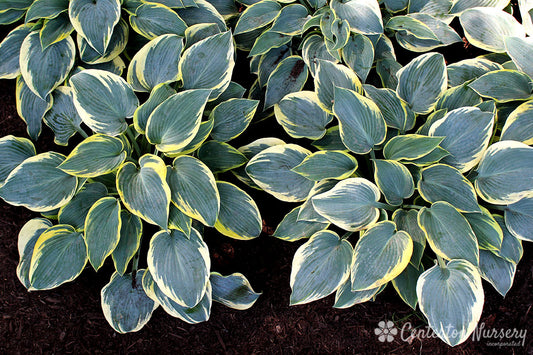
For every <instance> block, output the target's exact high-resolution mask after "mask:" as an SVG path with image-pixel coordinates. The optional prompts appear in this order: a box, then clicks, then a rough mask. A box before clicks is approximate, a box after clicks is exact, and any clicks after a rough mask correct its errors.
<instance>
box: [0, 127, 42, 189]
mask: <svg viewBox="0 0 533 355" xmlns="http://www.w3.org/2000/svg"><path fill="white" fill-rule="evenodd" d="M35 154H37V153H36V151H35V147H34V146H33V143H32V142H31V141H30V140H29V139H27V138H19V137H15V136H12V135H9V136H5V137H2V138H0V186H1V185H2V184H3V183H4V181H5V180H6V178H7V177H8V176H9V173H11V171H13V170H14V169H15V168H16V167H17V166H19V165H20V163H22V162H23V161H24V160H26V159H28V158H30V157H32V156H34V155H35Z"/></svg>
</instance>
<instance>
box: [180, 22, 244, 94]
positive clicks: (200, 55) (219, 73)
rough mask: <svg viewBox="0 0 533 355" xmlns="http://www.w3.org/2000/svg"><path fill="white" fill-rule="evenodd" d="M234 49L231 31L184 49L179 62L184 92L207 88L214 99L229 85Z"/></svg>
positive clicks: (233, 61)
mask: <svg viewBox="0 0 533 355" xmlns="http://www.w3.org/2000/svg"><path fill="white" fill-rule="evenodd" d="M234 52H235V49H234V47H233V39H232V37H231V33H230V32H224V33H220V34H216V35H214V36H211V37H208V38H206V39H204V40H202V41H200V42H197V43H195V44H193V45H192V46H191V47H189V48H187V49H186V50H185V51H184V52H183V55H182V57H181V61H180V63H179V73H180V78H181V80H182V82H183V87H184V89H210V90H212V92H211V95H210V99H215V98H217V97H218V96H219V95H220V94H221V93H222V92H224V90H226V88H227V87H228V85H229V83H230V82H231V74H232V72H233V67H234V66H235V60H234Z"/></svg>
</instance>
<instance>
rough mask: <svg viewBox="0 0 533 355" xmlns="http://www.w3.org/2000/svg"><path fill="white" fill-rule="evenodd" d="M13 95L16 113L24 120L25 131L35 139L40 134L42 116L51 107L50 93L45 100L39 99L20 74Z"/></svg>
mask: <svg viewBox="0 0 533 355" xmlns="http://www.w3.org/2000/svg"><path fill="white" fill-rule="evenodd" d="M15 95H16V98H17V102H16V104H17V113H18V115H19V116H20V117H21V118H22V120H23V121H24V122H26V127H27V128H26V131H27V132H28V135H29V136H30V138H31V139H33V140H37V139H38V138H39V135H40V134H41V127H42V120H43V117H44V115H45V113H46V112H47V111H48V110H49V109H50V107H52V102H53V99H52V95H48V96H47V97H46V99H45V100H43V99H41V98H40V97H39V96H37V95H35V93H34V92H33V91H31V89H30V88H29V87H28V85H26V83H25V82H24V79H23V78H22V76H19V77H18V78H17V86H16V92H15Z"/></svg>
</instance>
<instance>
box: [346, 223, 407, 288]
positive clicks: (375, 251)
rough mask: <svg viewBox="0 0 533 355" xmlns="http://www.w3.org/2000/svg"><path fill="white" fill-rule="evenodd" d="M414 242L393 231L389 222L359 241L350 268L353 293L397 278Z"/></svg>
mask: <svg viewBox="0 0 533 355" xmlns="http://www.w3.org/2000/svg"><path fill="white" fill-rule="evenodd" d="M412 254H413V241H412V240H411V237H410V236H409V234H407V233H406V232H405V231H398V232H397V231H396V225H395V224H394V223H393V222H391V221H383V222H380V223H378V224H376V225H375V226H373V227H371V228H370V229H368V230H367V231H366V232H365V233H364V234H363V235H362V236H361V238H359V241H358V242H357V244H356V245H355V249H354V253H353V262H352V265H351V270H352V271H351V280H352V291H363V290H370V289H374V288H376V287H380V286H382V285H384V284H386V283H387V282H389V281H391V280H393V279H394V278H396V276H398V275H399V274H400V273H401V272H402V271H403V270H404V269H405V268H406V267H407V265H408V264H409V260H411V255H412Z"/></svg>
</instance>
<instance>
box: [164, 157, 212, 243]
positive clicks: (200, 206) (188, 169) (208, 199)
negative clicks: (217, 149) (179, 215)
mask: <svg viewBox="0 0 533 355" xmlns="http://www.w3.org/2000/svg"><path fill="white" fill-rule="evenodd" d="M167 181H168V185H169V186H170V191H171V194H172V195H171V196H172V202H173V203H174V204H175V205H176V206H177V207H178V208H179V209H180V210H181V211H183V213H185V214H186V215H188V216H189V217H192V218H194V219H197V220H199V221H200V222H202V223H203V224H205V225H208V226H214V224H215V222H216V219H217V216H218V211H219V209H220V195H219V193H218V190H217V187H216V183H215V177H214V176H213V173H212V172H211V171H210V170H209V168H208V167H207V166H206V165H205V164H204V163H202V162H201V161H200V160H198V159H196V158H193V157H191V156H188V155H183V156H180V157H177V158H176V159H175V160H174V163H173V164H172V167H171V168H169V169H168V171H167ZM186 234H188V233H186Z"/></svg>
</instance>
